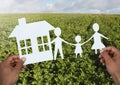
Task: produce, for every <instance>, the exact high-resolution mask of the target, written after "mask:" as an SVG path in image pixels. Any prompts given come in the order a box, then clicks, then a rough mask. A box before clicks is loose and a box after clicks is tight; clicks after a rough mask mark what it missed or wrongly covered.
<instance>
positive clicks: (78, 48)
mask: <svg viewBox="0 0 120 85" xmlns="http://www.w3.org/2000/svg"><path fill="white" fill-rule="evenodd" d="M75 41H76V42H77V44H71V45H74V46H75V54H76V58H77V56H78V54H79V55H80V56H81V57H82V53H83V50H82V47H81V46H82V45H83V44H85V43H86V42H84V43H82V44H81V43H80V41H81V36H79V35H77V36H76V37H75ZM69 44H70V43H69Z"/></svg>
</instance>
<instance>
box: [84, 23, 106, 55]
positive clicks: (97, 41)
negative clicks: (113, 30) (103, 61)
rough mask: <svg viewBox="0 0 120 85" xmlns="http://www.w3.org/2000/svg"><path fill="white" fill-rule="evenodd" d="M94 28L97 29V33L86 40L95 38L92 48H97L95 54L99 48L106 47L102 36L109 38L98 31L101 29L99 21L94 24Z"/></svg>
mask: <svg viewBox="0 0 120 85" xmlns="http://www.w3.org/2000/svg"><path fill="white" fill-rule="evenodd" d="M93 30H94V31H95V33H94V34H93V35H92V37H91V38H90V39H88V40H87V41H86V42H88V41H89V40H91V39H92V38H93V39H94V44H93V46H92V48H91V49H93V50H95V54H97V50H98V49H100V50H102V48H105V45H104V44H103V43H102V41H101V37H103V38H105V39H108V38H107V37H105V36H104V35H102V34H100V33H99V32H98V31H99V25H98V24H97V23H94V24H93Z"/></svg>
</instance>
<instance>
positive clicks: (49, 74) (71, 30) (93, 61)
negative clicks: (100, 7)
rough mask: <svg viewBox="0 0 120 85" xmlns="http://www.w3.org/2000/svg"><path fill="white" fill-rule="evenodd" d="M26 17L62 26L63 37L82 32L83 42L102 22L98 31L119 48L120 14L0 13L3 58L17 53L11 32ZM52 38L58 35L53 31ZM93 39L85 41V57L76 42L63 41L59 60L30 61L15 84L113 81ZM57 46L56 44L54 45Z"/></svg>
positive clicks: (104, 83)
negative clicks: (76, 51)
mask: <svg viewBox="0 0 120 85" xmlns="http://www.w3.org/2000/svg"><path fill="white" fill-rule="evenodd" d="M22 17H25V18H26V20H27V23H30V22H36V21H41V20H46V21H47V22H49V23H50V24H52V25H53V26H54V27H60V28H61V30H62V35H61V38H63V39H64V40H66V41H68V42H70V43H76V42H75V36H76V35H80V36H81V37H82V41H81V42H84V41H86V40H87V39H89V38H90V37H91V36H92V35H93V33H94V31H93V29H92V25H93V24H94V23H98V24H99V25H100V30H99V32H100V33H102V34H103V35H105V36H106V37H108V38H109V39H108V40H106V39H102V41H103V43H104V44H105V45H106V46H110V45H113V46H115V47H117V48H118V49H120V15H103V14H0V61H2V60H4V59H5V58H6V57H8V56H9V55H10V54H18V50H17V45H16V39H15V38H11V39H8V36H9V35H10V33H11V32H12V30H13V29H14V27H15V26H16V25H17V24H18V20H17V19H18V18H22ZM50 34H51V40H52V39H54V38H55V35H54V32H53V31H51V33H50ZM92 45H93V40H91V41H90V42H88V43H87V44H85V45H83V46H82V48H83V57H78V58H75V54H74V50H75V47H74V46H70V45H67V44H63V52H64V56H65V58H64V60H62V59H61V58H60V55H59V54H58V57H57V60H56V61H47V62H42V63H36V64H32V65H27V68H26V70H25V71H22V72H21V73H20V77H19V80H18V82H17V83H16V85H114V84H113V81H112V78H111V76H110V75H109V74H108V73H107V71H106V69H105V67H103V66H102V65H101V63H100V62H99V58H98V55H99V54H98V55H95V53H94V51H93V50H91V46H92ZM53 47H54V45H53Z"/></svg>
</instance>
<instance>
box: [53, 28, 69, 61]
mask: <svg viewBox="0 0 120 85" xmlns="http://www.w3.org/2000/svg"><path fill="white" fill-rule="evenodd" d="M54 33H55V35H56V36H57V37H56V38H55V39H54V40H53V41H52V42H51V43H55V51H54V60H56V57H57V53H58V50H59V52H60V55H61V58H62V59H64V56H63V51H62V42H64V43H67V44H68V42H67V41H65V40H63V39H62V38H60V35H61V29H60V28H56V29H55V30H54Z"/></svg>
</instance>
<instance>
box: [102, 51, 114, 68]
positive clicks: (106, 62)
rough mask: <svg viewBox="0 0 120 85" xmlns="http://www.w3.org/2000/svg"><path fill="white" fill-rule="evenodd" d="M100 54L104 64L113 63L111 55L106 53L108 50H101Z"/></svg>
mask: <svg viewBox="0 0 120 85" xmlns="http://www.w3.org/2000/svg"><path fill="white" fill-rule="evenodd" d="M101 56H102V57H103V59H104V62H105V65H106V66H109V65H111V64H112V63H113V60H112V58H111V56H110V55H109V54H108V52H106V51H104V52H102V53H101Z"/></svg>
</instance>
